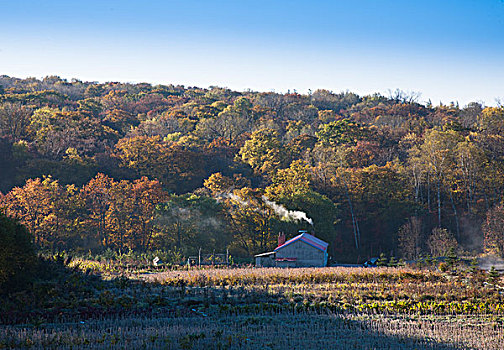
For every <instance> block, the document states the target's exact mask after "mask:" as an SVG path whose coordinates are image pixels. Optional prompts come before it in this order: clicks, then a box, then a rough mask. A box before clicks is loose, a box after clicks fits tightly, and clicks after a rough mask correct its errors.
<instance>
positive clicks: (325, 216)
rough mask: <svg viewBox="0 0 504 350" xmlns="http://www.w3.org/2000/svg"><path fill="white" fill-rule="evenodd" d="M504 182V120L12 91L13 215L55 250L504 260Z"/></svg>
mask: <svg viewBox="0 0 504 350" xmlns="http://www.w3.org/2000/svg"><path fill="white" fill-rule="evenodd" d="M503 175H504V108H503V107H502V106H500V107H486V108H485V107H484V106H482V105H481V104H479V103H470V104H469V105H467V106H465V107H463V108H461V107H459V106H458V105H454V104H450V105H439V106H433V105H432V104H430V103H429V104H427V105H422V104H420V103H419V102H417V99H416V96H415V95H414V94H407V93H404V92H401V91H396V92H395V93H392V94H391V96H388V97H385V96H382V95H379V94H375V95H371V96H358V95H356V94H354V93H351V92H343V93H333V92H330V91H326V90H316V91H314V92H312V93H310V94H308V95H300V94H298V93H296V92H294V93H288V94H278V93H274V92H252V91H249V92H243V93H240V92H235V91H231V90H229V89H225V88H219V87H212V88H210V89H201V88H196V87H184V86H173V85H156V86H153V85H150V84H146V83H141V84H124V83H105V84H100V83H93V82H82V81H79V80H72V81H66V80H64V79H61V78H59V77H55V76H52V77H46V78H44V79H43V80H37V79H34V78H29V79H16V78H11V77H8V76H1V77H0V191H1V193H0V202H1V203H0V206H1V207H3V210H4V211H5V212H6V214H8V215H10V216H13V217H17V218H19V219H20V220H21V222H22V223H23V224H24V225H25V226H26V227H27V228H28V229H29V230H30V231H31V232H32V234H33V235H34V237H35V243H36V244H37V245H38V246H40V247H41V248H47V249H70V250H77V251H84V252H85V251H93V252H100V251H103V250H105V249H107V248H111V249H115V250H119V249H121V250H123V251H124V250H127V249H130V248H131V249H134V250H142V251H145V250H153V249H163V250H171V251H173V252H174V253H176V254H180V255H182V256H187V255H189V254H195V253H197V251H198V249H199V248H200V247H201V248H203V249H204V250H205V251H207V252H212V251H215V252H222V251H225V249H226V248H229V250H230V252H231V253H232V254H233V255H235V256H241V257H250V256H251V255H252V254H256V253H259V252H263V251H267V250H269V249H272V248H274V247H275V243H276V238H277V234H278V232H280V231H284V232H286V233H287V234H288V235H292V234H294V233H295V232H296V230H298V229H307V230H309V231H312V232H315V235H316V236H318V237H320V238H322V239H324V240H326V241H328V242H329V243H330V246H329V250H330V254H331V255H332V257H333V259H335V260H338V261H352V262H355V261H357V259H361V260H362V259H365V258H367V257H369V256H375V255H378V254H379V253H381V252H384V253H386V254H388V255H389V254H390V255H395V256H402V257H404V258H407V259H409V258H415V257H418V256H419V255H420V254H427V253H429V254H433V255H443V254H445V253H446V251H447V250H448V249H449V248H451V247H454V248H457V249H459V250H460V251H466V252H471V253H480V252H483V251H484V250H486V251H493V252H496V253H499V254H501V253H502V252H504V235H503V232H504V228H503V225H504V209H503V207H502V206H501V202H502V200H503V193H504V176H503ZM311 221H313V225H311V224H310V222H311Z"/></svg>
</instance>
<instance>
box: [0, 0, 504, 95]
mask: <svg viewBox="0 0 504 350" xmlns="http://www.w3.org/2000/svg"><path fill="white" fill-rule="evenodd" d="M503 44H504V2H503V1H501V0H456V1H455V0H442V1H441V0H437V1H431V0H424V1H399V0H383V1H380V0H352V1H337V0H334V1H317V0H312V1H296V0H291V1H284V0H279V1H274V0H270V1H262V0H256V1H248V0H234V1H224V0H213V1H196V0H179V1H169V0H168V1H167V0H165V1H148V0H144V1H129V0H113V1H112V0H108V1H107V0H99V1H97V0H86V1H68V0H66V1H59V0H58V1H56V0H54V1H51V0H45V1H44V0H39V1H29V0H17V1H5V0H0V74H7V75H10V76H16V77H28V76H35V77H38V78H41V77H44V76H46V75H59V76H61V77H64V78H68V79H70V78H73V77H75V78H78V79H81V80H88V81H101V82H104V81H128V82H150V83H154V84H156V83H163V84H168V83H173V84H183V85H186V86H200V87H208V86H211V85H217V86H225V87H229V88H231V89H235V90H240V91H241V90H245V89H248V88H250V89H252V90H258V91H272V90H275V91H278V92H285V91H287V90H288V89H290V90H294V89H296V90H297V91H299V92H303V93H304V92H307V91H308V89H311V90H315V89H318V88H325V89H329V90H332V91H335V92H339V91H344V90H350V91H354V92H356V93H359V94H369V93H374V92H380V93H383V94H385V95H386V94H387V91H388V90H395V89H396V88H400V89H402V90H405V91H415V92H420V93H421V94H422V95H421V100H422V101H426V100H428V99H431V100H432V102H433V103H434V104H437V103H439V101H442V102H443V103H449V102H451V101H458V102H459V103H460V104H461V105H465V104H467V103H468V102H471V101H482V102H484V103H486V105H494V104H495V99H496V98H500V99H504V83H503V82H504V45H503Z"/></svg>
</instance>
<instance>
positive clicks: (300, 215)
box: [262, 196, 313, 225]
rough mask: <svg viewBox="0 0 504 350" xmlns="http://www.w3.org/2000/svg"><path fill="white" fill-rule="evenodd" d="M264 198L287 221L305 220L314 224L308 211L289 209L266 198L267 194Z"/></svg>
mask: <svg viewBox="0 0 504 350" xmlns="http://www.w3.org/2000/svg"><path fill="white" fill-rule="evenodd" d="M262 200H263V201H264V203H265V204H266V205H267V206H268V207H270V208H271V209H273V210H274V211H275V213H277V215H278V216H280V218H282V219H283V220H286V221H301V220H304V221H306V222H307V223H309V224H310V225H313V220H312V219H310V218H309V217H308V216H306V213H304V212H302V211H297V210H288V209H287V208H285V207H284V206H282V205H280V204H277V203H275V202H272V201H270V200H268V198H266V197H265V196H263V197H262Z"/></svg>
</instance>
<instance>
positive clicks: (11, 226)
mask: <svg viewBox="0 0 504 350" xmlns="http://www.w3.org/2000/svg"><path fill="white" fill-rule="evenodd" d="M35 262H36V255H35V249H34V247H33V244H32V240H31V236H30V234H29V233H28V231H27V230H26V228H25V227H24V226H22V225H21V224H19V223H18V222H17V221H16V220H14V219H11V218H9V217H7V216H5V215H3V214H0V292H2V291H7V290H10V289H12V288H18V287H20V286H21V285H22V284H24V282H26V281H28V279H29V277H30V271H31V270H32V268H33V265H34V264H35Z"/></svg>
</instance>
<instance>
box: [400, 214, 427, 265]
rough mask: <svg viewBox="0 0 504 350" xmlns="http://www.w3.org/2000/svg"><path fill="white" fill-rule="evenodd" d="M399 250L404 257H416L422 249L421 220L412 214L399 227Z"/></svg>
mask: <svg viewBox="0 0 504 350" xmlns="http://www.w3.org/2000/svg"><path fill="white" fill-rule="evenodd" d="M398 241H399V251H400V252H401V254H402V256H403V257H404V258H406V259H417V258H418V257H419V256H420V253H421V251H422V221H421V220H420V219H419V218H418V217H416V216H412V217H411V218H409V219H408V221H407V222H406V223H405V224H404V225H402V226H401V227H400V228H399V233H398Z"/></svg>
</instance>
